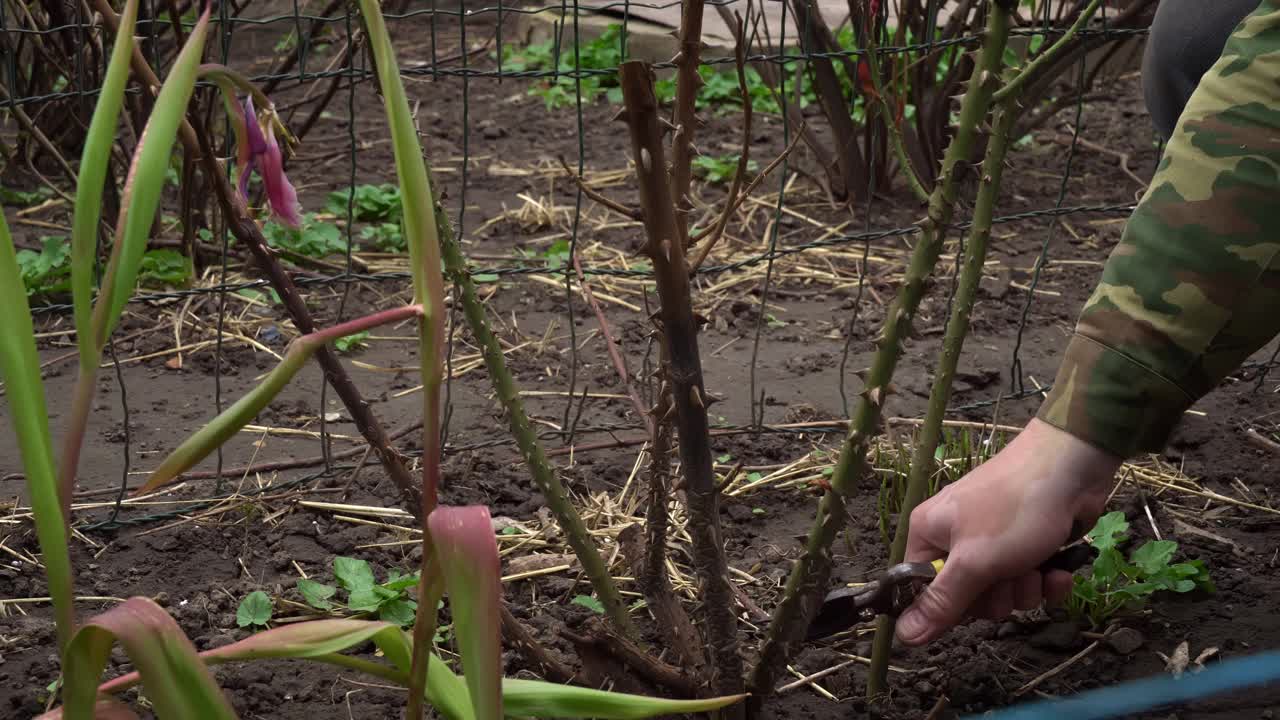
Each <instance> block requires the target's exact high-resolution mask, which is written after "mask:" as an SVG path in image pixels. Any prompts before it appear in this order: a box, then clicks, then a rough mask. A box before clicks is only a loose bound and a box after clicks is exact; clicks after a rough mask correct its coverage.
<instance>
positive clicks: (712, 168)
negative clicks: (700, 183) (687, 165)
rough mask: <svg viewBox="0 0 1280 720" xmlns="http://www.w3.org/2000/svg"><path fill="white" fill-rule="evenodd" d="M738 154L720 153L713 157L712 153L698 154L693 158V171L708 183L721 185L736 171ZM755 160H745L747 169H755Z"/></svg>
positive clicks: (729, 179) (752, 170) (753, 170)
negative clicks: (718, 155)
mask: <svg viewBox="0 0 1280 720" xmlns="http://www.w3.org/2000/svg"><path fill="white" fill-rule="evenodd" d="M739 157H741V156H739V155H721V156H720V157H715V156H712V155H699V156H698V157H696V158H694V159H693V171H694V173H696V174H697V175H698V176H699V177H701V178H703V179H705V180H706V181H707V182H709V183H714V184H717V185H723V184H725V183H727V182H729V181H731V180H733V176H734V174H735V173H737V172H738V158H739ZM757 167H758V166H757V165H756V161H755V160H748V161H747V170H748V171H750V172H755V171H756V169H757Z"/></svg>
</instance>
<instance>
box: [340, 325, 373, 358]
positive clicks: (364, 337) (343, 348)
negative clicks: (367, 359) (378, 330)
mask: <svg viewBox="0 0 1280 720" xmlns="http://www.w3.org/2000/svg"><path fill="white" fill-rule="evenodd" d="M368 340H369V332H368V331H367V330H366V331H363V332H358V333H356V334H354V335H347V336H345V337H340V338H338V339H337V340H334V341H333V346H334V347H336V348H338V352H340V353H349V352H351V351H352V350H356V349H358V348H362V347H366V346H368V344H369V343H368Z"/></svg>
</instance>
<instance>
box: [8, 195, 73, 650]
mask: <svg viewBox="0 0 1280 720" xmlns="http://www.w3.org/2000/svg"><path fill="white" fill-rule="evenodd" d="M0 380H4V383H5V392H4V397H5V399H6V400H7V401H8V404H9V422H8V423H6V424H8V425H10V426H12V427H13V431H14V433H15V434H16V435H17V438H18V449H19V451H20V452H21V453H22V466H23V470H24V471H25V473H26V477H27V492H28V494H29V495H30V496H31V507H32V511H33V512H34V514H35V519H36V537H37V539H38V540H39V541H40V552H41V553H42V555H43V558H42V559H43V561H44V566H45V577H46V578H48V581H49V595H50V596H51V597H52V598H53V608H54V614H55V616H56V618H57V627H58V648H59V649H61V648H64V647H66V645H67V642H69V641H70V639H71V632H72V631H73V630H74V624H75V610H74V607H73V606H72V601H71V558H70V556H69V555H68V554H67V530H66V526H65V525H64V524H63V520H62V510H61V507H60V505H59V503H58V480H57V475H56V471H55V469H54V464H53V441H52V439H51V438H50V436H49V413H48V409H47V408H46V407H45V398H44V383H43V382H41V380H40V357H39V355H37V354H36V341H35V332H34V330H33V328H32V325H31V308H30V306H29V305H27V293H26V290H25V289H24V288H23V285H22V271H21V270H20V269H19V267H18V256H17V253H16V252H15V251H14V248H13V238H12V236H10V234H9V225H8V223H6V222H5V219H4V214H3V213H0Z"/></svg>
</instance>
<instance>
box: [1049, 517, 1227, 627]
mask: <svg viewBox="0 0 1280 720" xmlns="http://www.w3.org/2000/svg"><path fill="white" fill-rule="evenodd" d="M1128 529H1129V522H1128V521H1127V520H1125V517H1124V513H1123V512H1120V511H1118V510H1117V511H1114V512H1109V513H1107V514H1106V515H1103V516H1102V517H1101V518H1099V519H1098V522H1097V524H1096V525H1094V527H1093V529H1092V530H1090V531H1089V534H1088V536H1087V537H1088V540H1089V543H1090V544H1092V545H1093V547H1094V549H1095V550H1097V551H1098V555H1097V558H1096V559H1095V560H1094V561H1093V569H1092V571H1091V573H1090V574H1088V575H1077V576H1076V577H1075V580H1074V584H1073V585H1072V588H1071V596H1070V597H1069V598H1068V599H1067V610H1068V611H1069V612H1070V613H1071V614H1072V615H1073V616H1075V617H1078V618H1083V619H1086V620H1088V621H1089V622H1090V623H1092V624H1093V625H1094V626H1100V625H1103V624H1104V623H1106V622H1107V620H1109V619H1111V618H1112V617H1113V616H1115V615H1116V614H1117V613H1120V612H1122V611H1133V610H1137V609H1140V608H1142V607H1143V606H1144V605H1146V603H1147V602H1148V601H1150V599H1151V598H1152V596H1154V595H1156V594H1157V593H1160V592H1173V593H1188V592H1191V591H1193V590H1205V591H1208V592H1213V591H1214V590H1215V587H1214V584H1213V580H1212V579H1211V578H1210V577H1209V569H1208V568H1207V567H1206V566H1205V564H1204V561H1203V560H1191V561H1189V562H1174V561H1173V559H1174V556H1175V555H1176V554H1177V552H1178V543H1176V542H1174V541H1172V540H1148V541H1147V542H1145V543H1143V544H1142V545H1140V546H1138V547H1137V548H1135V549H1134V550H1133V551H1132V552H1130V553H1129V557H1128V559H1127V560H1126V559H1125V556H1124V554H1123V553H1122V552H1121V551H1120V546H1121V545H1122V544H1124V543H1125V541H1127V540H1128V539H1129V536H1128V535H1127V534H1126V531H1128Z"/></svg>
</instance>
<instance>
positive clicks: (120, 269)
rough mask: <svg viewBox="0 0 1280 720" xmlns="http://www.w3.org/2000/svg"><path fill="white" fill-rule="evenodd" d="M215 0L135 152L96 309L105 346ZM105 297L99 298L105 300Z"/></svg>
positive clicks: (132, 275) (147, 229) (129, 288)
mask: <svg viewBox="0 0 1280 720" xmlns="http://www.w3.org/2000/svg"><path fill="white" fill-rule="evenodd" d="M211 8H212V5H206V7H205V9H204V12H203V13H201V15H200V20H199V22H197V23H196V26H195V27H194V28H192V30H191V34H190V35H189V36H188V37H187V42H186V44H185V45H183V47H182V51H181V52H179V53H178V57H177V59H175V60H174V63H173V67H172V69H171V70H170V72H169V76H168V77H167V78H165V81H164V84H162V85H161V86H160V92H159V94H158V95H157V96H156V101H155V103H154V105H153V107H154V110H152V112H151V117H149V118H147V124H146V127H145V128H144V129H143V131H142V136H141V138H142V140H141V142H140V143H139V145H138V149H137V151H136V152H135V153H134V155H133V164H132V166H131V167H130V168H129V176H128V180H127V181H126V182H125V187H124V191H123V193H122V197H121V204H122V205H123V206H124V209H123V210H122V211H121V213H120V223H119V226H118V227H117V228H116V243H115V246H114V247H113V249H112V253H111V260H110V264H109V266H108V269H107V272H106V273H105V274H104V276H103V288H102V291H103V295H104V299H105V301H106V302H107V305H106V307H105V315H101V314H99V312H98V311H95V314H94V341H95V342H96V343H97V344H98V345H97V347H98V348H101V347H102V345H103V343H105V342H106V338H107V336H109V335H110V334H111V331H112V329H114V327H115V325H116V322H118V321H119V319H120V314H121V313H122V312H123V311H124V306H125V303H126V302H128V300H129V296H130V295H132V294H133V288H134V285H135V284H136V282H137V278H138V270H139V267H140V265H141V263H142V255H143V253H144V252H145V251H146V248H147V240H148V239H149V238H150V236H151V226H152V225H153V224H154V222H155V217H156V208H157V207H158V206H159V203H160V195H161V192H162V191H163V190H164V176H165V171H166V170H167V169H168V167H169V159H170V157H171V155H172V153H173V143H174V140H175V139H176V138H177V135H178V128H179V126H181V124H182V122H183V120H184V119H185V118H186V114H187V104H188V103H189V102H190V100H191V94H192V92H193V91H194V89H195V83H196V76H197V70H198V68H199V67H200V58H201V55H202V54H203V53H204V43H205V39H206V37H207V36H208V34H209V14H210V11H211ZM102 302H103V299H100V300H99V303H100V304H101V303H102Z"/></svg>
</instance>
